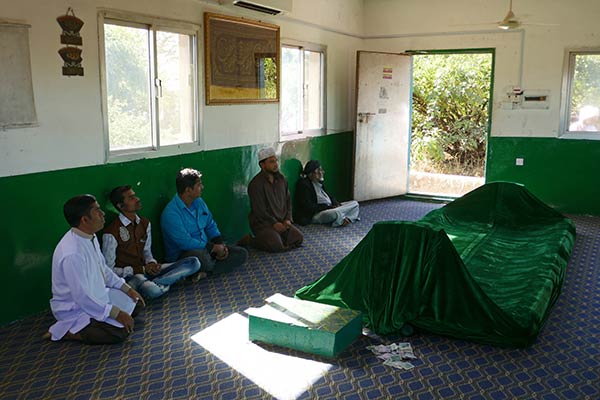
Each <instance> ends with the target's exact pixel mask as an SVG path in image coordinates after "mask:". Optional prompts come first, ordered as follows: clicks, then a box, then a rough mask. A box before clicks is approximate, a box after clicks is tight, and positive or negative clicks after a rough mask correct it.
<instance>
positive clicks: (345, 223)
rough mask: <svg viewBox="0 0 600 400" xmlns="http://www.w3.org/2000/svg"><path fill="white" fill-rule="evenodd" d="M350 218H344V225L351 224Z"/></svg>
mask: <svg viewBox="0 0 600 400" xmlns="http://www.w3.org/2000/svg"><path fill="white" fill-rule="evenodd" d="M350 222H351V221H350V220H349V219H348V218H344V222H342V226H348V225H349V224H350Z"/></svg>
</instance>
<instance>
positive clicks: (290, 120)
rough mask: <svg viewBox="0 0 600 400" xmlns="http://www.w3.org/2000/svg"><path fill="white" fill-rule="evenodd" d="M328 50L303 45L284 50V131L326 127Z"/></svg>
mask: <svg viewBox="0 0 600 400" xmlns="http://www.w3.org/2000/svg"><path fill="white" fill-rule="evenodd" d="M323 64H324V53H323V52H322V51H315V50H307V49H305V48H304V47H302V46H287V45H286V46H283V47H282V49H281V104H280V107H281V134H282V135H284V136H285V135H291V134H298V133H304V132H306V131H309V130H313V131H314V130H322V129H323V128H324V123H323V120H324V104H325V103H324V97H325V96H324V93H325V88H324V65H323Z"/></svg>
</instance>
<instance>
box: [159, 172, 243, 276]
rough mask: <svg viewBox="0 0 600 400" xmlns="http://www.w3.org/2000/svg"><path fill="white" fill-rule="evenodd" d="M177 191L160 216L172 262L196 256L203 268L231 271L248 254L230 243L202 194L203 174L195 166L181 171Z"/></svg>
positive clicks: (169, 259)
mask: <svg viewBox="0 0 600 400" xmlns="http://www.w3.org/2000/svg"><path fill="white" fill-rule="evenodd" d="M175 184H176V186H177V194H176V195H175V196H174V197H173V199H172V200H171V201H170V202H169V204H167V206H166V207H165V209H164V210H163V213H162V216H161V218H160V224H161V228H162V232H163V238H164V241H165V252H166V259H167V261H169V262H173V261H176V260H181V259H182V258H185V257H190V256H194V257H196V258H198V260H200V263H201V264H202V270H204V271H206V272H209V273H223V272H228V271H230V270H232V269H234V268H236V267H238V266H240V265H242V264H243V263H245V262H246V259H247V258H248V252H247V251H246V249H244V248H242V247H239V246H227V245H226V244H225V243H224V242H223V238H222V237H221V232H219V228H218V227H217V223H216V222H215V220H214V219H213V217H212V214H211V213H210V211H209V210H208V207H207V206H206V203H205V202H204V200H202V198H200V195H201V194H202V189H203V188H204V185H202V174H201V173H200V172H198V171H196V170H195V169H191V168H186V169H182V170H181V171H179V173H178V174H177V178H176V179H175Z"/></svg>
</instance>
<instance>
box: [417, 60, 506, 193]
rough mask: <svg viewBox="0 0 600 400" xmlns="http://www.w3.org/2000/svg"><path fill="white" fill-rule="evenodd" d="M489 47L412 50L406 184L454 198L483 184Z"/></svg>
mask: <svg viewBox="0 0 600 400" xmlns="http://www.w3.org/2000/svg"><path fill="white" fill-rule="evenodd" d="M493 57H494V52H493V49H481V50H462V51H440V52H426V53H422V52H418V53H414V54H413V93H412V117H411V118H412V121H411V126H412V128H411V144H410V166H409V188H408V191H409V192H410V193H414V194H422V195H427V196H445V197H458V196H462V195H463V194H465V193H467V192H469V191H471V190H473V189H475V188H477V187H479V186H481V185H483V184H484V183H485V164H486V152H487V142H488V136H489V128H490V112H491V99H492V76H493V65H494V63H493Z"/></svg>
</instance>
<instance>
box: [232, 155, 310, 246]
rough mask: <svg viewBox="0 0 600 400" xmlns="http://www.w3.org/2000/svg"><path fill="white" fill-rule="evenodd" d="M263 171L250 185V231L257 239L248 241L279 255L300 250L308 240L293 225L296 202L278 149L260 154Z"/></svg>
mask: <svg viewBox="0 0 600 400" xmlns="http://www.w3.org/2000/svg"><path fill="white" fill-rule="evenodd" d="M258 165H259V166H260V169H261V171H260V172H259V173H258V174H257V175H256V176H255V177H254V178H253V179H252V180H251V181H250V184H249V185H248V197H250V216H249V219H250V228H251V229H252V232H254V235H255V237H254V238H249V237H247V238H246V240H244V239H242V240H243V241H244V242H245V243H247V242H249V244H250V245H251V246H252V247H256V248H257V249H260V250H265V251H270V252H279V251H285V250H289V249H291V248H294V247H298V246H300V245H301V244H302V240H303V239H304V237H303V236H302V232H300V230H298V228H296V227H295V226H294V225H293V224H292V202H291V200H290V191H289V190H288V183H287V180H286V179H285V177H284V176H283V175H282V174H281V173H280V172H279V164H278V162H277V156H276V154H275V150H273V149H272V148H270V147H269V148H266V149H262V150H260V151H259V152H258Z"/></svg>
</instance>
